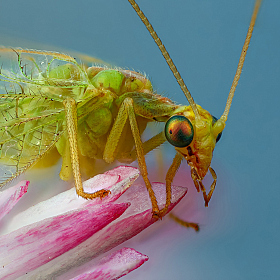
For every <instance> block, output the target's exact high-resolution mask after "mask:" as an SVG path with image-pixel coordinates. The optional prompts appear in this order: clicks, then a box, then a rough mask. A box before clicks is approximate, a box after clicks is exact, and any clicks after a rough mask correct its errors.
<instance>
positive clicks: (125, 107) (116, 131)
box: [103, 98, 159, 218]
mask: <svg viewBox="0 0 280 280" xmlns="http://www.w3.org/2000/svg"><path fill="white" fill-rule="evenodd" d="M127 119H129V122H130V127H131V131H132V135H133V138H134V141H135V149H136V154H137V159H138V164H139V168H140V172H141V175H142V177H143V179H144V182H145V185H146V187H147V190H148V192H149V196H150V199H151V202H152V208H153V216H154V217H155V218H159V208H158V204H157V200H156V196H155V193H154V191H153V189H152V186H151V183H150V181H149V179H148V171H147V166H146V162H145V154H144V149H143V143H142V141H141V137H140V133H139V129H138V125H137V121H136V117H135V112H134V107H133V99H132V98H125V99H124V101H123V103H122V105H121V107H120V109H119V112H118V115H117V118H116V120H115V123H114V125H113V127H112V130H111V132H110V135H109V137H108V140H107V143H106V146H105V150H104V156H103V157H104V160H105V161H107V162H112V161H113V160H114V153H115V151H116V149H117V144H118V142H119V139H120V137H121V133H122V130H123V128H124V126H125V123H126V121H127Z"/></svg>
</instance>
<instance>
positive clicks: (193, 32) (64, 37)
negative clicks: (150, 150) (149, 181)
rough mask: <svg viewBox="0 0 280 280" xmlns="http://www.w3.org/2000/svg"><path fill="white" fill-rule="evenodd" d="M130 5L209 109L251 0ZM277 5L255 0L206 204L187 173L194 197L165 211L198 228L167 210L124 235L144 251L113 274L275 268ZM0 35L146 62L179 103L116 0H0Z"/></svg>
mask: <svg viewBox="0 0 280 280" xmlns="http://www.w3.org/2000/svg"><path fill="white" fill-rule="evenodd" d="M140 5H141V8H142V9H143V10H144V12H145V13H146V15H147V16H148V18H149V19H150V21H151V22H152V24H153V26H154V28H155V29H156V31H157V32H158V33H159V35H160V37H161V39H162V41H163V42H164V43H165V45H166V48H167V49H168V50H169V52H170V54H171V56H172V58H173V60H174V61H175V63H176V65H177V67H178V69H179V71H180V72H181V75H182V77H183V78H184V79H185V82H186V84H187V86H188V88H189V90H190V91H191V93H192V95H193V97H194V99H195V101H196V102H197V103H198V104H200V105H201V106H203V107H204V108H205V109H207V110H209V111H210V112H211V113H212V114H213V115H214V116H216V117H219V116H220V115H221V114H222V112H223V110H224V106H225V102H226V98H227V94H228V92H229V89H230V86H231V83H232V80H233V76H234V74H235V71H236V66H237V63H238V59H239V55H240V52H241V47H242V45H243V42H244V39H245V35H246V32H247V28H248V25H249V21H250V16H251V12H252V10H253V5H254V1H253V0H246V1H244V0H235V1H222V0H215V1H209V0H207V1H206V0H201V1H197V0H187V1H186V0H184V1H183V0H182V1H170V0H161V1H151V0H149V1H148V0H141V3H140ZM279 14H280V2H279V1H277V0H274V1H273V0H272V1H267V0H264V1H263V4H262V7H261V10H260V14H259V17H258V19H257V23H256V27H255V31H254V34H253V38H252V41H251V45H250V48H249V53H248V55H247V58H246V61H245V65H244V68H243V73H242V76H241V79H240V81H239V85H238V87H237V90H236V95H235V97H234V99H233V105H232V108H231V111H230V114H229V119H228V122H227V126H226V129H225V131H224V133H223V136H222V139H221V141H220V142H219V145H218V146H217V147H216V150H215V152H214V159H213V162H212V167H213V168H214V169H215V170H216V172H217V174H218V184H217V189H216V191H215V193H214V196H213V198H212V200H211V202H210V206H209V208H208V209H204V208H203V207H200V206H198V204H199V205H202V204H203V203H202V199H201V197H200V196H199V195H196V194H195V192H194V188H193V186H192V183H190V192H193V197H194V199H193V200H192V199H190V198H189V199H188V200H186V202H185V203H184V205H183V206H180V207H179V208H178V210H177V213H179V214H181V216H183V217H185V218H187V219H192V220H194V221H197V222H199V223H200V225H201V231H200V233H198V234H196V233H194V232H193V231H192V230H187V229H185V228H182V227H180V226H179V225H177V224H175V223H173V222H172V221H170V220H168V219H165V221H163V222H161V223H158V224H160V225H158V226H156V227H154V229H152V230H150V231H147V233H144V234H143V235H142V237H141V236H140V237H137V238H136V239H135V240H132V241H131V242H130V243H128V244H127V245H126V246H133V247H134V248H135V249H136V250H139V251H141V252H142V253H144V254H147V255H148V256H149V257H150V260H149V262H148V263H147V264H145V265H144V266H143V267H141V268H140V269H138V270H136V271H135V272H133V273H131V274H130V275H128V276H126V277H124V279H205V278H207V279H208V280H211V279H228V280H229V279H280V271H279V268H278V266H279V259H280V241H279V238H278V235H279V233H280V223H279V218H280V206H279V182H280V176H279V174H280V164H279V154H280V153H279V138H280V132H279V128H280V126H279V119H280V113H279V106H280V102H279V101H280V92H279V88H280V87H279V80H280V54H279V50H280V41H279V38H280V36H279V32H280V21H279ZM0 34H1V42H0V43H1V44H3V45H11V46H18V47H29V48H32V47H33V48H41V49H53V50H64V51H65V52H67V50H74V51H79V52H82V53H86V54H89V55H92V56H96V57H98V58H101V59H103V60H104V61H106V62H110V63H112V64H114V65H118V66H121V67H126V68H129V69H134V70H137V71H141V72H146V73H147V74H148V75H149V77H150V78H151V80H152V82H153V84H154V88H155V89H157V90H158V91H159V92H160V93H164V94H166V96H168V97H170V98H172V99H173V100H175V101H177V102H179V103H184V104H185V103H186V99H185V97H184V96H183V94H182V93H181V92H180V88H179V86H178V85H177V83H176V81H175V79H174V78H173V76H172V74H171V72H170V70H169V69H168V67H167V65H166V63H165V61H164V60H163V58H162V57H161V54H160V52H159V50H158V49H157V47H156V46H155V44H154V42H153V41H152V39H151V38H150V37H149V35H148V33H147V31H146V30H145V28H144V27H143V24H142V23H141V22H140V20H139V19H138V18H137V16H136V14H135V12H134V11H133V10H132V8H131V7H130V5H129V4H128V2H127V1H125V0H106V1H105V0H103V1H101V0H94V1H66V0H63V1H62V0H61V1H56V0H48V1H38V0H36V1H35V0H34V1H31V0H26V1H20V0H14V1H1V2H0ZM4 35H8V36H10V37H12V38H13V40H10V39H9V38H8V37H6V36H4ZM29 41H31V42H34V44H33V45H32V43H30V42H29ZM48 46H50V47H48ZM51 46H54V47H51ZM171 156H172V155H169V154H168V155H167V156H166V158H165V161H166V163H170V160H171ZM183 168H184V169H185V170H186V169H187V167H186V166H183ZM187 174H188V176H189V171H187ZM191 197H192V196H191ZM194 200H195V201H196V200H197V201H198V203H194ZM182 203H183V202H182ZM188 203H189V207H188ZM188 208H189V213H188ZM180 209H181V210H180ZM179 210H180V211H182V212H180V211H179Z"/></svg>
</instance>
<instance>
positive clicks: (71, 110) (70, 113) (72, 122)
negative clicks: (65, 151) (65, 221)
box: [63, 98, 110, 199]
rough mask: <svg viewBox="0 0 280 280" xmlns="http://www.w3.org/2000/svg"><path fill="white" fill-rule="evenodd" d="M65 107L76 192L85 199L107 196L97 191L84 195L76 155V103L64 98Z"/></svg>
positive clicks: (106, 191)
mask: <svg viewBox="0 0 280 280" xmlns="http://www.w3.org/2000/svg"><path fill="white" fill-rule="evenodd" d="M63 105H64V107H65V117H66V125H67V132H68V138H69V144H70V155H71V164H72V171H73V176H74V181H75V187H76V192H77V194H78V195H79V196H81V197H83V198H85V199H93V198H96V197H101V198H102V197H104V196H107V195H108V194H109V192H110V191H108V190H99V191H96V192H94V193H86V192H84V189H83V184H82V179H81V172H80V163H79V154H78V142H77V108H76V102H75V100H74V99H72V98H66V99H65V100H64V101H63Z"/></svg>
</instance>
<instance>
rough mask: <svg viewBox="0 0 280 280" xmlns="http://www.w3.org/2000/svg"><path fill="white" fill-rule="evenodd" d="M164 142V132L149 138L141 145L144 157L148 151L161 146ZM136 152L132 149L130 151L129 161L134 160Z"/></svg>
mask: <svg viewBox="0 0 280 280" xmlns="http://www.w3.org/2000/svg"><path fill="white" fill-rule="evenodd" d="M165 141H166V137H165V135H164V132H160V133H158V134H157V135H155V136H153V137H152V138H150V139H149V140H147V141H145V142H144V143H142V147H143V152H144V155H146V154H147V153H149V152H150V151H152V150H154V149H156V148H157V147H159V146H160V145H161V144H163V143H164V142H165ZM136 152H137V151H136V148H134V149H133V150H132V152H131V153H130V155H129V158H130V159H131V161H135V160H136V157H137V154H136Z"/></svg>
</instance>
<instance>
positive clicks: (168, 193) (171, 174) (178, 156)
mask: <svg viewBox="0 0 280 280" xmlns="http://www.w3.org/2000/svg"><path fill="white" fill-rule="evenodd" d="M182 159H183V156H182V155H181V154H180V153H178V152H177V153H176V155H175V157H174V159H173V162H172V164H171V165H170V167H169V169H168V171H167V173H166V178H165V181H166V202H165V206H164V208H163V209H162V210H160V215H161V216H164V214H165V213H166V211H167V210H168V207H169V205H170V203H171V183H172V181H173V179H174V176H175V174H176V172H177V170H178V168H179V167H180V165H181V162H182Z"/></svg>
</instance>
